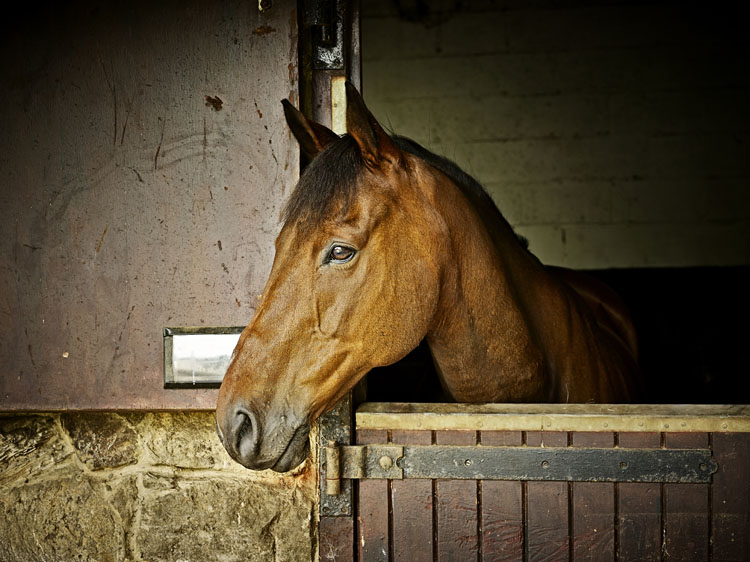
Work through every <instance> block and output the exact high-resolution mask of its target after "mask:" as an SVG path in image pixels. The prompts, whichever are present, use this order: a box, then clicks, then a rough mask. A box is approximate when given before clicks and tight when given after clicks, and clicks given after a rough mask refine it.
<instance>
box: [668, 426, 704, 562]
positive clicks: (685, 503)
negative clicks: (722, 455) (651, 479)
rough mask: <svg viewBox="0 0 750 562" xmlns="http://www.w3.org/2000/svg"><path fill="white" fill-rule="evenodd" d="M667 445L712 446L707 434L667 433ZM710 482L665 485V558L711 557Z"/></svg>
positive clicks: (696, 561)
mask: <svg viewBox="0 0 750 562" xmlns="http://www.w3.org/2000/svg"><path fill="white" fill-rule="evenodd" d="M665 445H666V447H667V448H679V449H691V448H695V449H698V448H706V447H708V434H707V433H667V434H666V435H665ZM708 487H709V485H708V484H665V485H664V505H665V511H664V560H665V561H666V560H690V561H691V562H700V561H701V560H708V541H709V536H708V534H709V500H708Z"/></svg>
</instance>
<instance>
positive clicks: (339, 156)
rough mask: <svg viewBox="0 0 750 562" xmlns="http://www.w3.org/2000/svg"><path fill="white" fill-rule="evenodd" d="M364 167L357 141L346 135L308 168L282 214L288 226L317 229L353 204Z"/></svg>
mask: <svg viewBox="0 0 750 562" xmlns="http://www.w3.org/2000/svg"><path fill="white" fill-rule="evenodd" d="M364 167H365V164H364V160H363V159H362V154H361V153H360V151H359V148H358V146H357V143H356V142H355V140H354V139H353V138H352V137H351V136H349V135H345V136H343V137H341V138H340V139H339V140H336V141H334V142H332V143H330V144H329V145H327V146H326V147H325V148H324V149H323V150H322V151H321V152H320V154H318V156H317V157H315V159H313V161H312V162H311V163H310V164H309V165H308V166H307V168H305V171H304V172H303V173H302V175H301V176H300V179H299V181H298V182H297V185H296V187H295V188H294V191H292V194H291V195H290V197H289V200H288V201H287V203H286V205H285V207H284V209H283V211H282V214H281V218H282V221H284V222H285V223H290V222H296V223H298V224H299V225H300V226H302V227H314V226H315V225H319V224H320V223H322V222H323V221H324V220H325V219H327V218H329V217H330V216H331V215H332V214H333V213H334V212H336V211H340V212H344V213H346V212H347V211H348V209H349V208H350V207H351V204H352V203H353V201H354V199H355V197H356V192H357V188H358V184H359V182H358V181H357V179H358V177H359V175H360V174H361V172H362V170H363V169H364Z"/></svg>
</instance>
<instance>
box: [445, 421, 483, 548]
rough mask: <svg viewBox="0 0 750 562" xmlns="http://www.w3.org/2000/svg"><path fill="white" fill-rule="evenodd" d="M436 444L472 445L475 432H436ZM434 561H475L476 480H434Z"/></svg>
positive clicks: (476, 538) (477, 540)
mask: <svg viewBox="0 0 750 562" xmlns="http://www.w3.org/2000/svg"><path fill="white" fill-rule="evenodd" d="M435 443H436V444H437V445H475V444H476V432H475V431H440V432H438V433H437V434H436V436H435ZM435 496H436V497H435V501H436V502H437V560H438V561H444V562H451V561H455V560H476V559H477V555H478V551H479V532H478V529H479V525H478V519H477V518H478V505H477V504H478V497H477V482H476V480H437V481H436V483H435Z"/></svg>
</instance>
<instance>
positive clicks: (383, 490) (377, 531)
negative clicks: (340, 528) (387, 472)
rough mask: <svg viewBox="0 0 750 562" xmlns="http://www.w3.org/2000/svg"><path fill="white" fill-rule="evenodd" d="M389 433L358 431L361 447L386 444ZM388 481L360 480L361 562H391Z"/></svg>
mask: <svg viewBox="0 0 750 562" xmlns="http://www.w3.org/2000/svg"><path fill="white" fill-rule="evenodd" d="M387 441H388V432H387V431H385V430H374V429H357V443H358V444H360V445H367V444H371V443H386V442H387ZM388 486H389V482H388V480H360V481H359V505H358V510H357V523H358V525H357V534H358V538H359V540H358V541H357V545H358V551H359V558H358V559H359V561H360V562H383V561H387V560H389V556H388V553H389V549H390V544H389V540H388V539H389V532H388V512H389V505H388Z"/></svg>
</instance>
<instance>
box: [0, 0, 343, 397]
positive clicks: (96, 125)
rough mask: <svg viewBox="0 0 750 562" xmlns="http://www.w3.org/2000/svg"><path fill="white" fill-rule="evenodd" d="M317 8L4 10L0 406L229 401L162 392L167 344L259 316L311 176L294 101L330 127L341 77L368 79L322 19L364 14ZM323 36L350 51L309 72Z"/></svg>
mask: <svg viewBox="0 0 750 562" xmlns="http://www.w3.org/2000/svg"><path fill="white" fill-rule="evenodd" d="M308 4H309V6H308ZM318 4H319V3H315V2H297V1H296V0H273V1H266V0H264V1H262V2H258V1H255V0H254V1H239V0H229V1H218V0H216V1H208V2H206V1H192V0H189V1H186V2H144V1H141V0H136V1H132V2H82V1H73V2H63V3H57V4H54V5H50V6H48V7H47V8H49V9H47V8H45V9H43V10H39V9H38V6H36V5H32V4H29V5H28V6H26V5H22V6H16V8H18V9H16V10H14V12H13V15H12V16H10V15H8V16H7V21H6V24H7V25H6V26H5V28H6V29H5V33H4V36H3V42H2V45H0V49H1V50H2V55H3V56H2V57H0V66H1V67H2V71H1V74H2V76H3V81H2V86H0V89H2V93H3V98H2V99H3V103H2V105H1V106H0V123H2V129H3V131H2V135H1V136H0V154H2V156H1V157H0V159H1V160H2V171H3V180H2V181H3V185H2V188H1V189H0V254H2V255H3V257H4V258H5V263H4V267H2V268H0V314H1V316H2V319H1V320H0V363H1V364H2V374H1V375H0V410H70V409H88V410H90V409H109V410H112V409H116V410H123V409H125V410H132V409H180V410H184V409H210V408H213V407H214V406H215V404H216V390H214V389H197V388H190V389H165V388H164V386H163V376H162V365H163V359H162V353H163V351H162V335H163V330H164V328H167V327H208V326H221V327H224V326H243V325H246V324H247V323H248V322H249V321H250V319H251V318H252V315H253V313H254V310H255V307H256V306H257V296H258V295H259V294H260V293H261V292H262V288H263V286H264V284H265V280H266V278H267V276H268V273H269V271H270V268H271V263H272V260H273V251H274V250H273V248H274V244H273V243H274V239H275V236H276V233H277V232H278V230H279V228H280V225H279V214H280V211H281V208H282V206H283V203H284V201H285V200H286V198H287V196H288V195H289V193H290V191H291V189H292V188H293V187H294V184H295V182H296V179H297V177H298V175H299V148H298V145H297V142H296V140H295V139H294V138H293V137H292V135H291V134H290V133H289V131H288V128H287V126H286V122H285V120H284V114H283V110H282V105H281V103H280V102H281V100H282V99H284V98H286V99H289V100H291V101H292V102H293V103H295V104H297V105H303V106H304V105H305V104H306V105H307V107H306V108H305V109H306V111H308V113H310V114H312V113H315V116H316V117H317V118H318V119H321V120H323V121H324V122H325V120H326V118H327V119H328V123H330V113H331V108H330V100H331V94H330V80H331V76H334V75H346V73H347V68H350V67H351V68H353V69H355V70H358V58H357V57H353V56H352V47H350V46H347V47H346V48H344V47H342V43H341V42H342V41H344V40H346V41H358V39H357V37H356V36H355V34H353V33H352V32H351V31H350V30H347V33H344V23H343V22H344V20H343V19H341V18H339V19H338V20H336V21H333V22H327V21H323V20H324V18H325V17H332V18H335V17H336V16H337V15H340V16H341V17H342V18H343V15H346V18H348V19H346V22H347V23H346V25H348V26H349V27H351V28H355V29H358V25H354V24H353V23H352V22H353V21H356V18H358V14H356V13H352V10H348V9H344V8H345V7H346V5H348V4H347V3H344V2H334V3H329V4H330V6H333V5H335V6H336V7H337V11H336V12H331V13H327V12H326V13H323V12H322V11H321V9H320V8H319V6H318ZM354 4H356V3H354ZM327 5H328V4H327ZM300 9H301V13H300V11H299V10H300ZM347 10H348V11H347ZM321 18H323V19H321ZM300 22H301V23H300ZM322 27H326V29H327V30H328V32H329V34H331V35H333V36H334V38H335V39H336V41H333V42H331V41H329V42H328V43H330V44H328V43H327V44H326V45H325V46H323V47H320V49H322V50H323V51H325V49H338V51H337V56H333V55H330V54H329V53H326V52H318V51H319V50H320V49H318V51H315V52H314V53H312V54H311V55H308V56H307V57H306V60H308V61H310V60H311V61H313V62H312V63H310V65H311V66H314V68H307V67H305V68H302V69H301V68H300V64H299V62H298V59H299V54H298V53H299V49H298V47H299V46H300V45H301V44H302V38H308V39H309V38H310V36H312V35H315V36H316V37H317V36H318V35H320V33H318V34H317V35H316V34H315V31H316V29H317V30H318V31H319V30H320V28H322ZM310 42H311V45H310V46H308V47H307V51H310V49H315V48H316V43H315V42H314V41H313V40H311V41H310ZM357 45H358V43H357ZM329 55H330V56H329ZM316 56H317V58H316ZM318 59H325V62H326V64H325V65H320V64H318V65H314V62H315V61H316V60H318ZM319 67H320V68H319ZM349 76H350V77H352V76H353V74H351V73H350V74H349ZM357 76H358V74H357ZM355 78H356V77H355ZM326 80H327V83H326ZM301 81H302V82H304V87H301V86H300V82H301ZM315 88H318V89H319V90H320V91H318V90H315ZM301 93H303V94H304V95H305V98H304V101H305V103H301V101H300V94H301ZM323 98H326V99H328V101H329V104H328V106H326V105H325V104H323V103H317V101H318V100H320V99H323ZM313 110H314V111H313Z"/></svg>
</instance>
